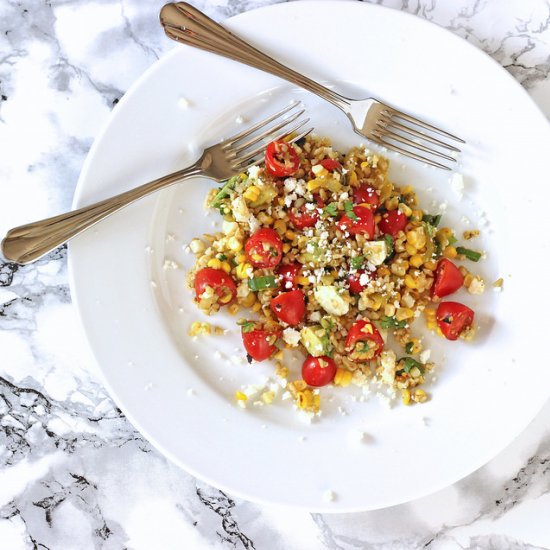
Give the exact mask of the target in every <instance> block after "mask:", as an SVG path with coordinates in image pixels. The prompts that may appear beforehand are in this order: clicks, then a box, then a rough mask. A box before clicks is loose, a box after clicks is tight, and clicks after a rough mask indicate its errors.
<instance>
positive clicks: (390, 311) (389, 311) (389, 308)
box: [384, 304, 395, 317]
mask: <svg viewBox="0 0 550 550" xmlns="http://www.w3.org/2000/svg"><path fill="white" fill-rule="evenodd" d="M384 315H387V316H388V317H393V316H394V315H395V306H394V305H393V304H386V305H385V306H384Z"/></svg>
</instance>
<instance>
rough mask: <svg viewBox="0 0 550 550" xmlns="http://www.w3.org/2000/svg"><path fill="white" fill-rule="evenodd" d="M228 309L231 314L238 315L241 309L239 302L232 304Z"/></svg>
mask: <svg viewBox="0 0 550 550" xmlns="http://www.w3.org/2000/svg"><path fill="white" fill-rule="evenodd" d="M227 311H229V313H230V314H231V315H236V314H237V313H238V311H239V304H231V305H230V306H229V307H228V308H227Z"/></svg>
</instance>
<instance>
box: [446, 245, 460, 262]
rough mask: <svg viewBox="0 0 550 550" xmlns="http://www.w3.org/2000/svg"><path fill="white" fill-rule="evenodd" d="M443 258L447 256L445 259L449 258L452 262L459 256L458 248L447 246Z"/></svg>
mask: <svg viewBox="0 0 550 550" xmlns="http://www.w3.org/2000/svg"><path fill="white" fill-rule="evenodd" d="M443 256H445V258H448V259H450V260H452V259H453V258H456V256H457V251H456V248H455V247H454V246H450V245H449V246H446V247H445V248H444V249H443Z"/></svg>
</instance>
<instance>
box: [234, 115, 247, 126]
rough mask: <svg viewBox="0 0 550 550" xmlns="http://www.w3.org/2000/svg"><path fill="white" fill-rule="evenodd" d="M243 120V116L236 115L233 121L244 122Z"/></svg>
mask: <svg viewBox="0 0 550 550" xmlns="http://www.w3.org/2000/svg"><path fill="white" fill-rule="evenodd" d="M244 121H245V118H244V117H243V115H238V116H237V118H236V119H235V122H236V123H237V124H244Z"/></svg>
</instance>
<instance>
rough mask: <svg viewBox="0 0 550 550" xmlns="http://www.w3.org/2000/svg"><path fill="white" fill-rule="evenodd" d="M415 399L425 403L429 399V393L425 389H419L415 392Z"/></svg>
mask: <svg viewBox="0 0 550 550" xmlns="http://www.w3.org/2000/svg"><path fill="white" fill-rule="evenodd" d="M413 399H414V400H415V401H416V402H417V403H425V402H426V401H428V394H427V393H426V392H425V391H424V390H422V389H418V390H416V391H415V392H414V395H413Z"/></svg>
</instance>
